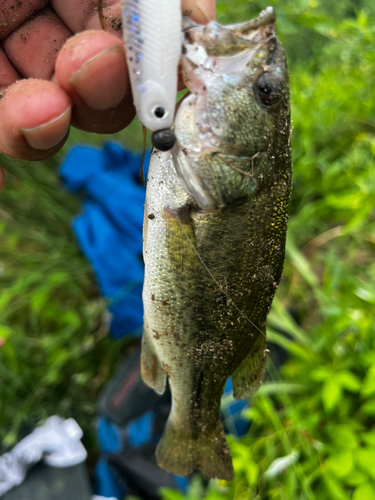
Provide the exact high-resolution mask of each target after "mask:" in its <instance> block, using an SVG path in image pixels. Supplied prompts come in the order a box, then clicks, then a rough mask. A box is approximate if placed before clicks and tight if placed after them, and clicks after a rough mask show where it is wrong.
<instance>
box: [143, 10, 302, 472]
mask: <svg viewBox="0 0 375 500" xmlns="http://www.w3.org/2000/svg"><path fill="white" fill-rule="evenodd" d="M274 22H275V16H274V12H273V10H272V9H271V8H268V9H266V10H265V11H263V12H262V13H261V15H260V16H259V18H257V19H256V20H253V21H250V22H248V23H243V24H241V25H233V26H229V27H223V26H220V25H219V24H218V23H216V22H211V23H210V24H209V25H208V26H206V27H202V26H198V25H195V24H193V23H191V21H188V23H189V24H188V25H187V27H185V31H184V36H183V44H184V45H183V47H184V48H183V53H184V55H183V58H182V70H183V76H184V81H185V83H186V85H187V87H188V89H189V90H190V92H191V94H190V95H189V96H188V97H187V98H185V99H184V101H183V102H182V104H181V106H180V108H179V110H178V113H177V116H176V121H175V133H176V137H177V140H178V143H177V145H176V146H175V148H174V150H173V151H172V152H167V153H161V152H157V151H154V152H153V154H152V156H151V162H150V168H149V173H148V180H147V194H146V204H145V224H144V259H145V283H144V291H143V301H144V309H145V320H144V333H143V346H142V376H143V378H144V380H145V382H146V383H147V384H148V385H150V386H151V387H153V388H154V389H155V390H156V391H157V392H159V393H162V392H163V391H164V389H165V385H166V379H167V377H168V379H169V384H170V387H171V392H172V409H171V413H170V416H169V419H168V423H167V426H166V429H165V432H164V435H163V437H162V439H161V441H160V443H159V445H158V448H157V460H158V463H159V464H160V465H161V466H162V467H164V468H165V469H166V470H168V471H170V472H174V473H175V474H180V475H187V474H189V473H191V472H193V471H194V470H196V469H200V470H201V471H202V472H203V473H204V474H206V475H207V476H208V477H218V478H221V479H227V480H229V479H231V478H232V477H233V467H232V461H231V456H230V452H229V449H228V446H227V443H226V439H225V435H224V432H223V427H222V424H221V422H220V418H219V410H220V401H221V396H222V393H223V389H224V385H225V382H226V380H227V378H228V376H229V375H232V383H233V389H234V396H235V397H236V398H246V397H249V396H251V395H252V394H253V393H254V392H255V391H256V390H257V389H258V388H259V386H260V384H261V383H262V379H263V377H264V372H265V365H266V338H265V331H266V319H267V314H268V312H269V309H270V306H271V303H272V299H273V296H274V293H275V291H276V289H277V286H278V284H279V281H280V279H281V273H282V268H283V261H284V249H285V239H286V227H287V219H288V215H287V211H288V205H289V198H290V191H291V170H292V167H291V155H290V144H289V138H290V109H289V108H290V105H289V87H288V73H287V67H286V60H285V56H284V52H283V50H282V47H281V45H280V42H279V41H278V39H277V37H276V35H275V31H274Z"/></svg>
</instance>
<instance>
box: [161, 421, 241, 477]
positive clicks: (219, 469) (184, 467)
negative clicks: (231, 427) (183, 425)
mask: <svg viewBox="0 0 375 500" xmlns="http://www.w3.org/2000/svg"><path fill="white" fill-rule="evenodd" d="M156 459H157V462H158V464H159V466H160V467H162V468H163V469H165V470H166V471H168V472H173V473H174V474H177V475H179V476H187V475H188V474H191V473H192V472H194V471H195V470H196V469H199V470H201V471H202V472H203V474H205V475H206V476H207V477H209V478H214V477H217V478H219V479H225V480H226V481H230V480H231V479H233V465H232V458H231V455H230V451H229V448H228V444H227V440H226V438H225V434H224V430H223V426H222V425H221V423H220V422H219V423H218V425H217V427H216V428H215V430H214V431H212V432H211V433H210V434H207V433H200V434H198V435H197V436H193V435H192V433H191V432H189V431H187V430H176V429H175V428H174V426H173V424H172V422H171V421H170V420H169V421H168V423H167V425H166V427H165V431H164V434H163V436H162V438H161V440H160V442H159V444H158V447H157V449H156Z"/></svg>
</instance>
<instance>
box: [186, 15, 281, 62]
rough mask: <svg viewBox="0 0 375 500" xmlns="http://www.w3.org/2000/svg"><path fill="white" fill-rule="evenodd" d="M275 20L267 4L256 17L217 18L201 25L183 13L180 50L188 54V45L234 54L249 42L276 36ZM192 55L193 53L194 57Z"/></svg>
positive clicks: (194, 49)
mask: <svg viewBox="0 0 375 500" xmlns="http://www.w3.org/2000/svg"><path fill="white" fill-rule="evenodd" d="M275 21H276V14H275V11H274V9H273V7H267V8H266V9H264V10H263V11H262V12H261V13H260V14H259V16H258V17H257V18H255V19H251V20H250V21H246V22H244V23H238V24H230V25H226V26H222V25H221V24H219V23H217V22H216V21H210V22H209V23H208V24H207V25H204V26H201V25H199V24H196V23H195V22H194V21H192V20H191V19H190V18H188V17H183V21H182V35H183V37H182V53H183V54H184V55H187V57H189V56H188V54H189V52H192V51H191V50H190V49H191V48H193V51H194V52H198V53H199V52H202V48H203V49H204V50H205V52H206V54H207V55H222V56H224V55H233V53H236V52H239V51H242V50H246V49H248V48H249V46H250V45H251V44H254V43H255V44H257V43H262V42H266V41H267V40H269V39H270V38H271V37H273V36H275V34H276V33H275ZM192 46H193V47H192ZM195 58H196V54H195V57H194V58H193V59H195Z"/></svg>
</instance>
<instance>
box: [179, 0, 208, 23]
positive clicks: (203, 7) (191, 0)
mask: <svg viewBox="0 0 375 500" xmlns="http://www.w3.org/2000/svg"><path fill="white" fill-rule="evenodd" d="M182 12H183V14H184V15H185V16H189V17H191V18H192V19H193V20H194V21H196V22H197V23H199V24H206V23H208V22H209V21H212V20H213V19H215V18H216V7H215V0H182Z"/></svg>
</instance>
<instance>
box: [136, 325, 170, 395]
mask: <svg viewBox="0 0 375 500" xmlns="http://www.w3.org/2000/svg"><path fill="white" fill-rule="evenodd" d="M141 374H142V379H143V382H144V383H145V384H146V385H148V386H149V387H151V388H152V389H154V391H156V392H157V393H158V394H163V393H164V391H165V385H166V381H167V375H166V373H165V372H164V370H163V368H162V366H161V363H160V361H159V358H158V357H157V354H156V352H155V349H154V347H153V345H152V343H151V340H150V338H149V333H148V328H147V327H146V325H145V326H144V328H143V337H142V354H141Z"/></svg>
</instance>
